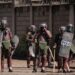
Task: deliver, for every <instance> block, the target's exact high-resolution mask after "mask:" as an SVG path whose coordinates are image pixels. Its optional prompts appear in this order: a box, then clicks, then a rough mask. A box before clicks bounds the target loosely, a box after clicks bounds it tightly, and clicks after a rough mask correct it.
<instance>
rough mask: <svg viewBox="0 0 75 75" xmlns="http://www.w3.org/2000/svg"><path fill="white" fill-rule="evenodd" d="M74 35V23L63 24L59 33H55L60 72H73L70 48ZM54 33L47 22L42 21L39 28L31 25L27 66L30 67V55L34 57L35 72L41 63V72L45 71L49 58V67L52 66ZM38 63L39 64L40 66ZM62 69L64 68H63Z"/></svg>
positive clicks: (55, 47) (28, 36)
mask: <svg viewBox="0 0 75 75" xmlns="http://www.w3.org/2000/svg"><path fill="white" fill-rule="evenodd" d="M73 36H74V27H73V25H72V24H69V25H67V26H61V27H60V28H59V33H57V34H56V35H55V40H54V46H53V48H54V49H56V58H57V62H58V72H61V71H62V72H71V70H70V67H69V64H70V50H71V46H72V40H73ZM51 38H52V33H51V32H50V31H49V30H48V27H47V24H46V23H42V24H40V26H39V29H38V30H37V29H36V26H35V25H31V26H30V28H29V31H28V34H27V41H28V42H27V44H28V48H27V49H28V59H27V67H28V68H29V67H30V57H32V58H33V72H37V64H39V65H40V63H41V65H40V66H41V72H45V71H46V70H45V67H46V61H47V60H48V67H51V57H52V55H51V51H50V39H51ZM39 65H38V66H39ZM61 69H62V70H61Z"/></svg>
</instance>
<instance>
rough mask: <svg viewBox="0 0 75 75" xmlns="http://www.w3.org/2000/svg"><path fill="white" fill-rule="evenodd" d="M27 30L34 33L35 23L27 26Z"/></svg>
mask: <svg viewBox="0 0 75 75" xmlns="http://www.w3.org/2000/svg"><path fill="white" fill-rule="evenodd" d="M29 31H30V32H32V33H35V32H36V26H35V25H31V26H30V27H29Z"/></svg>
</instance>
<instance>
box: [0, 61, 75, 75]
mask: <svg viewBox="0 0 75 75" xmlns="http://www.w3.org/2000/svg"><path fill="white" fill-rule="evenodd" d="M71 63H72V64H71V70H73V72H71V73H58V72H57V69H55V72H54V73H53V68H46V72H45V73H41V72H40V71H41V69H40V68H38V70H37V72H36V73H33V72H32V62H31V68H27V67H26V60H13V62H12V64H13V72H12V73H11V72H10V73H9V72H8V69H7V65H6V60H5V69H4V72H0V75H65V74H66V75H75V61H72V62H71Z"/></svg>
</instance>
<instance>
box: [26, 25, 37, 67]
mask: <svg viewBox="0 0 75 75" xmlns="http://www.w3.org/2000/svg"><path fill="white" fill-rule="evenodd" d="M35 35H36V26H35V25H31V26H30V27H29V31H28V33H27V38H26V39H27V55H28V56H27V67H28V68H30V61H31V57H32V58H33V60H34V57H35ZM33 65H34V62H33Z"/></svg>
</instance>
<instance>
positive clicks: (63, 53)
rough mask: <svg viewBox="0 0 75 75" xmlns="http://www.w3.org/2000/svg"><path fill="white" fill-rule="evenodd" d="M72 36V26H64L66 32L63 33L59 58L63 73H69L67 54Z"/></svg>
mask: <svg viewBox="0 0 75 75" xmlns="http://www.w3.org/2000/svg"><path fill="white" fill-rule="evenodd" d="M73 35H74V27H73V25H72V24H69V25H68V26H66V31H65V32H64V33H63V36H62V40H61V46H60V50H59V56H60V57H62V58H63V72H70V67H69V64H68V63H69V53H70V49H71V45H72V40H73Z"/></svg>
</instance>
